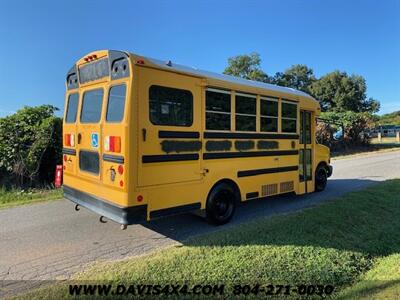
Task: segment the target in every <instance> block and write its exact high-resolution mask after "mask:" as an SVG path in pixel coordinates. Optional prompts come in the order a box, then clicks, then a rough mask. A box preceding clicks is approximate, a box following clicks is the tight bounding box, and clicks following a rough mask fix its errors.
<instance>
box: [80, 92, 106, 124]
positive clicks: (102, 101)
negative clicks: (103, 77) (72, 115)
mask: <svg viewBox="0 0 400 300" xmlns="http://www.w3.org/2000/svg"><path fill="white" fill-rule="evenodd" d="M96 90H101V91H102V93H103V95H102V97H101V108H100V114H99V119H98V120H97V121H96V122H92V121H90V122H87V121H82V117H83V107H84V104H85V95H86V94H87V93H89V92H93V91H96ZM81 102H82V103H81V113H80V116H79V122H80V123H81V124H98V123H100V121H101V117H102V113H103V105H104V88H103V87H99V88H94V89H91V90H86V91H84V92H83V94H82V101H81Z"/></svg>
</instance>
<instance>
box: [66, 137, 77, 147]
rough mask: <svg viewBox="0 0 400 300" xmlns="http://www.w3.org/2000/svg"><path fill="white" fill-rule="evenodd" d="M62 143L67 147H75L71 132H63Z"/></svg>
mask: <svg viewBox="0 0 400 300" xmlns="http://www.w3.org/2000/svg"><path fill="white" fill-rule="evenodd" d="M64 144H65V146H68V147H75V136H74V135H73V134H65V135H64Z"/></svg>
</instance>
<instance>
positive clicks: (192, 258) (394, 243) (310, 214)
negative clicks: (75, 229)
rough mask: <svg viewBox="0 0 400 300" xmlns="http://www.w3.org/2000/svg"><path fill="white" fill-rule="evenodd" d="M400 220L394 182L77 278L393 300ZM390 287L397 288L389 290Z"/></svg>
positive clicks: (59, 290) (57, 290)
mask: <svg viewBox="0 0 400 300" xmlns="http://www.w3.org/2000/svg"><path fill="white" fill-rule="evenodd" d="M399 215H400V179H397V180H390V181H386V182H384V183H379V184H375V185H373V186H371V187H369V188H367V189H365V190H362V191H357V192H353V193H349V194H347V195H345V196H343V197H341V198H340V199H337V200H336V201H330V202H327V203H325V204H322V205H319V206H316V207H314V208H310V209H306V210H303V211H301V212H297V213H292V214H286V215H279V216H275V217H272V218H262V219H258V220H255V221H253V222H250V223H246V224H241V225H237V226H232V227H228V228H226V229H223V230H221V231H218V232H216V233H211V234H207V235H204V236H198V237H194V238H191V239H189V240H187V241H185V242H184V245H182V246H175V247H172V248H168V249H164V250H160V251H158V252H155V253H153V254H150V255H146V256H143V257H138V258H133V259H129V260H124V261H119V262H108V263H98V264H95V265H94V266H92V267H91V268H89V269H87V270H85V271H83V272H82V273H80V274H77V275H76V276H75V277H74V279H76V280H90V281H95V282H97V283H98V282H112V283H114V284H115V286H116V285H117V284H121V283H125V284H133V283H135V284H137V283H143V284H151V283H155V284H171V283H183V282H185V283H188V284H192V285H194V284H206V283H208V284H213V283H217V284H221V283H225V284H227V285H228V286H232V284H235V283H241V284H256V283H260V284H270V283H272V284H285V285H286V284H290V285H296V284H331V285H333V286H335V287H336V291H335V295H336V296H340V297H342V298H347V297H353V298H355V299H359V298H360V297H362V295H364V294H363V293H364V292H365V291H366V290H368V289H369V288H371V289H373V291H374V292H375V293H376V294H377V295H388V296H392V295H394V294H392V293H395V292H396V291H398V288H399V285H398V284H399V281H398V280H399V274H400V272H399V259H400V256H399V255H400V235H399V230H400V218H399ZM393 273H396V275H393V276H392V275H390V274H393ZM388 281H390V282H391V283H393V281H394V283H395V284H396V285H394V284H391V285H382V284H383V282H388ZM376 284H377V285H378V286H376ZM66 291H67V285H66V284H65V283H64V284H56V285H54V286H51V287H47V288H44V289H41V290H39V291H34V292H31V293H30V294H28V295H24V296H23V297H22V298H24V297H27V296H28V297H29V298H30V299H42V298H47V297H50V298H52V297H57V298H63V297H64V298H68V296H67V294H66ZM230 291H231V290H229V289H228V290H227V291H226V293H230ZM379 293H383V294H379ZM49 295H51V296H49ZM22 298H21V299H22ZM229 298H231V297H229ZM247 298H252V297H247ZM317 298H319V297H317Z"/></svg>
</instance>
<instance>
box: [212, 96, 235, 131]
mask: <svg viewBox="0 0 400 300" xmlns="http://www.w3.org/2000/svg"><path fill="white" fill-rule="evenodd" d="M206 129H208V130H231V93H230V92H227V91H218V90H212V89H208V90H206Z"/></svg>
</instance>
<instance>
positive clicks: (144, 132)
mask: <svg viewBox="0 0 400 300" xmlns="http://www.w3.org/2000/svg"><path fill="white" fill-rule="evenodd" d="M146 134H147V130H146V128H142V138H143V142H145V141H146Z"/></svg>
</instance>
